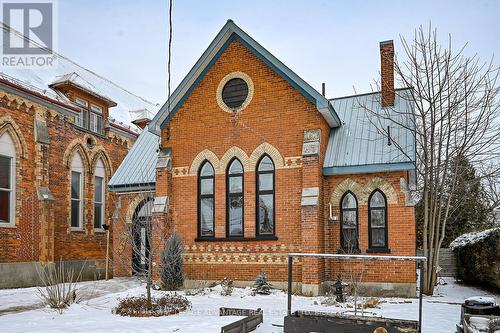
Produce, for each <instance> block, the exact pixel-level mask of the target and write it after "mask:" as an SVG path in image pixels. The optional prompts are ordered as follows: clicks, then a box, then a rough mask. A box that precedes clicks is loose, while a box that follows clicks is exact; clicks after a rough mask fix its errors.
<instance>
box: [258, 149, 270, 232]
mask: <svg viewBox="0 0 500 333" xmlns="http://www.w3.org/2000/svg"><path fill="white" fill-rule="evenodd" d="M256 184H257V236H266V235H274V231H275V227H274V193H275V189H274V184H275V182H274V163H273V160H272V159H271V158H270V157H269V156H268V155H264V156H262V157H261V159H260V161H259V163H257V181H256Z"/></svg>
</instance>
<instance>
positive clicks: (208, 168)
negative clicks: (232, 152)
mask: <svg viewBox="0 0 500 333" xmlns="http://www.w3.org/2000/svg"><path fill="white" fill-rule="evenodd" d="M213 175H214V168H213V167H212V164H210V163H208V162H207V163H205V164H203V168H202V169H201V172H200V176H213Z"/></svg>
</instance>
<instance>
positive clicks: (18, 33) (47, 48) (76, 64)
mask: <svg viewBox="0 0 500 333" xmlns="http://www.w3.org/2000/svg"><path fill="white" fill-rule="evenodd" d="M1 24H2V29H3V30H4V31H6V32H7V33H10V32H13V33H15V34H16V35H18V36H19V37H21V38H23V39H25V40H27V41H29V42H30V43H32V44H33V45H36V46H37V47H40V48H41V49H44V50H47V51H50V52H51V53H52V55H53V56H55V57H59V58H62V59H65V60H67V61H69V62H70V63H72V64H73V65H75V66H77V67H79V68H81V69H83V70H85V71H87V72H89V73H90V74H92V75H95V76H97V77H98V78H100V79H102V80H104V81H106V82H108V83H110V84H112V85H114V86H115V87H117V88H119V89H121V90H123V91H124V92H126V93H128V94H130V95H133V96H135V97H137V98H139V99H141V100H142V101H144V102H146V103H149V104H151V105H152V106H156V105H157V103H153V102H151V101H149V100H147V99H145V98H144V97H141V96H139V95H136V94H134V93H133V92H131V91H129V90H127V89H125V88H124V87H122V86H120V85H119V84H117V83H115V82H113V81H111V80H110V79H108V78H106V77H104V76H102V75H99V74H97V73H96V72H94V71H92V70H90V69H88V68H86V67H83V66H82V65H80V64H78V63H76V62H75V61H73V60H71V59H69V58H68V57H66V56H64V55H63V54H61V53H59V52H56V51H54V50H52V49H51V48H49V47H46V46H43V45H41V44H40V43H38V42H36V41H34V40H32V39H30V38H29V37H27V36H26V35H24V34H22V33H21V32H19V31H17V30H16V29H14V28H12V27H11V26H9V25H7V24H5V23H4V22H1ZM68 74H69V73H68ZM78 76H79V75H78ZM80 77H81V76H80Z"/></svg>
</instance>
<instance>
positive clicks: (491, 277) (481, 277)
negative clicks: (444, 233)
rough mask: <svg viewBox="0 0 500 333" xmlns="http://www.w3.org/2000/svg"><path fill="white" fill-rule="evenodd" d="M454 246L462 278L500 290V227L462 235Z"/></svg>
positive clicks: (465, 280)
mask: <svg viewBox="0 0 500 333" xmlns="http://www.w3.org/2000/svg"><path fill="white" fill-rule="evenodd" d="M452 248H453V251H454V252H455V256H456V260H457V274H458V277H459V278H460V279H461V280H463V281H464V282H466V283H470V284H481V285H484V286H489V287H491V288H493V289H496V290H500V259H499V253H500V228H494V229H490V230H487V231H483V232H481V233H471V234H466V235H463V236H460V237H459V238H457V240H455V241H453V242H452Z"/></svg>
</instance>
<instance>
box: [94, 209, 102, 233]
mask: <svg viewBox="0 0 500 333" xmlns="http://www.w3.org/2000/svg"><path fill="white" fill-rule="evenodd" d="M101 223H102V205H101V204H95V205H94V228H101V227H102V225H101Z"/></svg>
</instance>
